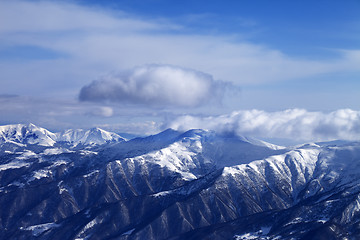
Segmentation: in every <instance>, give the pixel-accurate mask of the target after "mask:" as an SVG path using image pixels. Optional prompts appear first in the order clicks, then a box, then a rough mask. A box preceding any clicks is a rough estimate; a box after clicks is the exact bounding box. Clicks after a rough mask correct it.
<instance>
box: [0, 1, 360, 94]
mask: <svg viewBox="0 0 360 240" xmlns="http://www.w3.org/2000/svg"><path fill="white" fill-rule="evenodd" d="M45 19H46V20H45ZM0 22H4V23H6V24H1V26H0V37H1V39H2V43H1V47H2V48H6V47H11V48H12V49H13V51H15V50H16V47H18V48H19V51H21V49H24V46H26V48H27V49H29V48H31V47H32V46H33V47H34V48H37V49H43V50H44V52H49V53H52V58H51V59H36V58H33V59H28V61H23V62H20V63H19V62H14V61H13V62H4V61H3V62H2V64H1V65H0V72H1V75H0V77H2V79H4V80H3V81H4V82H5V83H6V84H5V86H6V87H4V89H3V90H2V91H7V92H12V93H16V94H23V93H24V92H26V90H27V89H28V88H27V89H22V88H18V87H14V85H12V84H10V83H13V82H16V83H24V86H26V87H31V86H30V85H28V84H26V83H25V81H24V79H25V78H26V77H28V76H33V80H32V86H33V89H32V90H33V92H34V94H39V93H40V92H42V93H44V92H53V93H57V94H61V92H63V93H65V92H73V93H74V92H76V91H75V89H74V88H81V87H82V86H83V85H85V84H86V83H87V82H88V81H89V80H90V79H94V78H96V77H98V76H100V75H103V74H104V73H106V72H109V71H112V70H114V69H115V70H117V69H120V70H121V69H130V68H133V67H134V66H141V65H146V64H152V63H156V64H170V65H175V66H181V67H184V68H190V69H196V70H198V71H201V72H206V73H210V74H212V75H213V76H214V78H215V79H220V80H222V81H228V82H232V83H233V84H236V85H239V86H242V85H257V84H262V83H271V82H276V81H286V80H292V79H294V78H304V77H312V76H316V75H319V74H324V73H334V72H341V71H360V69H359V59H360V51H359V50H347V51H341V50H339V51H337V53H338V56H337V57H334V58H331V59H322V60H308V59H301V58H295V57H291V56H288V55H286V54H284V53H283V52H281V51H279V50H277V49H272V48H270V47H267V46H265V45H263V44H257V43H252V42H251V41H249V40H241V39H240V40H239V39H236V38H234V37H232V36H231V35H226V34H221V33H217V34H214V35H207V34H195V33H193V32H187V31H183V29H184V28H186V27H185V26H181V25H179V24H174V23H172V22H171V21H170V20H166V19H161V20H159V19H144V18H141V17H138V16H135V15H131V14H127V13H126V12H121V11H113V10H109V9H102V8H97V7H86V6H81V5H77V4H75V3H71V2H68V1H67V2H58V1H56V2H55V1H33V2H32V1H19V0H14V1H1V2H0ZM1 47H0V49H1ZM55 53H56V54H57V56H58V57H57V58H56V54H55ZM54 54H55V55H54ZM48 82H52V83H55V84H48ZM60 82H61V84H60ZM58 85H59V86H60V85H61V87H59V88H51V86H58Z"/></svg>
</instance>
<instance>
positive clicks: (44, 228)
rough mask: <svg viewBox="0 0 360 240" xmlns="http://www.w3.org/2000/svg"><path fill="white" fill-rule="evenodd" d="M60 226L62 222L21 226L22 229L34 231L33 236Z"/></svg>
mask: <svg viewBox="0 0 360 240" xmlns="http://www.w3.org/2000/svg"><path fill="white" fill-rule="evenodd" d="M56 227H60V224H56V223H44V224H39V225H33V226H29V227H20V229H21V230H25V231H32V234H33V236H35V237H37V236H39V235H41V234H42V233H43V232H46V231H48V230H49V229H51V228H56Z"/></svg>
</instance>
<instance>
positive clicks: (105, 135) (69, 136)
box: [57, 128, 125, 146]
mask: <svg viewBox="0 0 360 240" xmlns="http://www.w3.org/2000/svg"><path fill="white" fill-rule="evenodd" d="M57 141H58V142H66V143H71V144H73V145H74V146H77V145H79V144H82V145H101V144H104V143H110V142H122V141H125V139H124V138H122V137H121V136H119V135H118V134H116V133H112V132H107V131H105V130H102V129H100V128H92V129H90V130H83V129H76V130H73V129H69V130H66V131H64V132H62V133H57Z"/></svg>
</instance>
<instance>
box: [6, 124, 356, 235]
mask: <svg viewBox="0 0 360 240" xmlns="http://www.w3.org/2000/svg"><path fill="white" fill-rule="evenodd" d="M359 167H360V143H359V142H348V141H333V142H321V143H308V144H302V145H298V146H293V147H281V146H277V145H274V144H270V143H267V142H264V141H261V140H257V139H253V138H249V137H244V136H237V135H232V134H225V133H217V132H213V131H207V130H201V129H194V130H189V131H186V132H181V131H175V130H172V129H167V130H165V131H163V132H161V133H159V134H156V135H151V136H147V137H141V138H134V139H130V140H127V139H125V138H123V137H121V136H119V135H118V134H115V133H111V132H107V131H104V130H102V129H99V128H93V129H90V130H67V131H64V132H60V133H52V132H50V131H48V130H46V129H44V128H41V127H37V126H35V125H33V124H29V125H23V124H17V125H6V126H0V239H77V240H80V239H124V240H125V239H126V240H131V239H174V240H175V239H237V240H240V239H360V170H359V169H360V168H359Z"/></svg>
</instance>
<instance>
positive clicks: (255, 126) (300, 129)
mask: <svg viewBox="0 0 360 240" xmlns="http://www.w3.org/2000/svg"><path fill="white" fill-rule="evenodd" d="M166 127H171V128H174V129H178V130H188V129H192V128H205V129H210V130H215V131H218V132H231V133H235V134H238V135H248V136H254V137H261V138H286V139H292V140H295V141H299V140H305V141H326V140H335V139H343V140H360V111H353V110H350V109H340V110H337V111H333V112H330V113H322V112H309V111H306V110H303V109H289V110H285V111H279V112H265V111H259V110H249V111H236V112H233V113H231V114H229V115H221V116H216V117H213V116H212V117H197V116H190V115H187V116H182V117H178V118H177V119H175V120H173V121H171V122H169V123H168V124H167V125H166Z"/></svg>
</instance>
